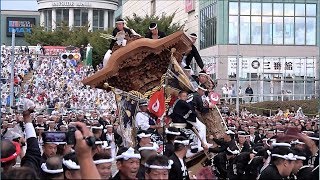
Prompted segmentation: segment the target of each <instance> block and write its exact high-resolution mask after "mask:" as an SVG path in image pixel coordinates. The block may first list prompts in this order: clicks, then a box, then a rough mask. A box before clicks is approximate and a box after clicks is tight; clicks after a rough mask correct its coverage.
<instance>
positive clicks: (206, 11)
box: [200, 4, 217, 49]
mask: <svg viewBox="0 0 320 180" xmlns="http://www.w3.org/2000/svg"><path fill="white" fill-rule="evenodd" d="M215 7H216V4H211V5H209V6H207V7H205V8H203V9H201V10H200V49H204V48H207V47H210V46H214V45H216V26H217V19H216V15H215Z"/></svg>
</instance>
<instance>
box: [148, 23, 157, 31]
mask: <svg viewBox="0 0 320 180" xmlns="http://www.w3.org/2000/svg"><path fill="white" fill-rule="evenodd" d="M157 27H158V24H156V26H155V27H153V28H150V27H149V29H150V30H154V29H156V28H157Z"/></svg>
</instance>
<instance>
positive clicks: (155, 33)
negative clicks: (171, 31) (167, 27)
mask: <svg viewBox="0 0 320 180" xmlns="http://www.w3.org/2000/svg"><path fill="white" fill-rule="evenodd" d="M164 37H166V34H165V33H164V32H162V31H159V29H158V24H157V23H154V22H153V23H150V25H149V32H148V34H147V35H146V38H149V39H161V38H164Z"/></svg>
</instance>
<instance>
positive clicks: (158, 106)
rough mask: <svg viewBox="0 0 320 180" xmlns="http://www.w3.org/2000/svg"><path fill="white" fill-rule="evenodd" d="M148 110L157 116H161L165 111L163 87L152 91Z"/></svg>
mask: <svg viewBox="0 0 320 180" xmlns="http://www.w3.org/2000/svg"><path fill="white" fill-rule="evenodd" d="M148 110H149V112H150V113H152V114H154V115H156V116H157V117H161V116H162V115H163V114H164V113H165V110H166V107H165V97H164V89H163V88H162V89H160V90H159V91H157V92H155V93H153V95H152V96H151V98H150V100H149V104H148Z"/></svg>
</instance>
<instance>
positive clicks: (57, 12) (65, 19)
mask: <svg viewBox="0 0 320 180" xmlns="http://www.w3.org/2000/svg"><path fill="white" fill-rule="evenodd" d="M117 8H118V0H92V1H84V0H70V1H68V0H63V1H60V0H58V1H56V0H38V10H39V12H40V25H41V26H44V27H45V29H46V30H48V31H51V30H55V29H57V28H59V27H61V26H62V24H63V23H64V24H65V25H68V26H69V28H70V29H72V28H73V27H81V26H88V28H89V30H90V31H95V30H106V29H108V28H110V27H112V26H113V24H114V11H115V10H116V9H117Z"/></svg>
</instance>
